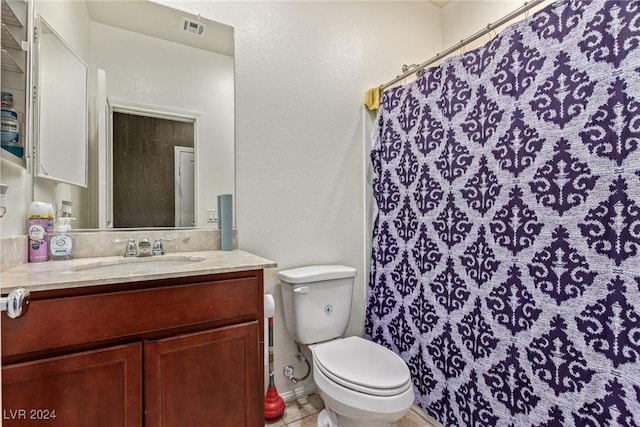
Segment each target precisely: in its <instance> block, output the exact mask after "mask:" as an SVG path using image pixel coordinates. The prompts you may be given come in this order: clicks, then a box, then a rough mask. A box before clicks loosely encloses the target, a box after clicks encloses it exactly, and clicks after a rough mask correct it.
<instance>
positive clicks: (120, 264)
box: [71, 256, 204, 273]
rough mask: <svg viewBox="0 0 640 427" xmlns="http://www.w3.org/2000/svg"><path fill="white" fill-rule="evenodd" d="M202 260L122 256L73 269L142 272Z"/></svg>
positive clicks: (103, 271) (202, 259)
mask: <svg viewBox="0 0 640 427" xmlns="http://www.w3.org/2000/svg"><path fill="white" fill-rule="evenodd" d="M200 261H204V258H198V257H185V256H175V257H167V256H160V257H153V258H152V257H149V258H122V259H119V260H115V261H104V262H103V261H99V262H95V263H91V264H85V265H80V266H77V267H74V268H72V269H71V271H86V272H88V273H142V272H147V271H148V272H154V271H158V270H167V269H170V268H174V267H181V266H183V265H187V264H193V263H196V262H200Z"/></svg>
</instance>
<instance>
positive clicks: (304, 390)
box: [280, 383, 317, 403]
mask: <svg viewBox="0 0 640 427" xmlns="http://www.w3.org/2000/svg"><path fill="white" fill-rule="evenodd" d="M316 390H317V389H316V385H315V384H314V383H312V384H308V385H306V386H304V387H300V388H296V389H293V390H291V391H285V392H284V393H280V397H282V400H284V401H285V402H286V403H289V402H292V401H294V400H298V399H301V398H303V397H305V396H308V395H310V394H313V393H315V392H316Z"/></svg>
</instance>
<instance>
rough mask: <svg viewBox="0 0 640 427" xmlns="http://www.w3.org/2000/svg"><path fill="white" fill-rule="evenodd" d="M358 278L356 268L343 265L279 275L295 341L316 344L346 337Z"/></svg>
mask: <svg viewBox="0 0 640 427" xmlns="http://www.w3.org/2000/svg"><path fill="white" fill-rule="evenodd" d="M355 276H356V269H355V268H351V267H346V266H343V265H313V266H308V267H300V268H293V269H290V270H282V271H280V272H279V273H278V278H279V279H280V280H281V281H282V300H283V307H284V318H285V323H286V324H287V329H288V330H289V334H291V336H292V337H293V339H294V340H295V341H296V342H298V343H300V344H314V343H318V342H322V341H327V340H331V339H334V338H338V337H340V336H342V334H344V332H345V330H346V329H347V324H348V323H349V315H350V313H351V297H352V295H353V278H354V277H355Z"/></svg>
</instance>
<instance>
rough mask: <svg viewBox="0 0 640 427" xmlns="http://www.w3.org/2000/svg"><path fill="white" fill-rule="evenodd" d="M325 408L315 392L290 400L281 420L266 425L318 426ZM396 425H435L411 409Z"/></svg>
mask: <svg viewBox="0 0 640 427" xmlns="http://www.w3.org/2000/svg"><path fill="white" fill-rule="evenodd" d="M323 408H324V405H323V403H322V399H320V396H318V394H316V393H314V394H311V395H309V396H306V397H303V398H302V399H299V400H294V401H293V402H289V403H288V404H287V406H286V408H285V410H284V415H283V416H282V418H280V419H279V420H275V421H271V422H266V423H265V427H285V426H286V427H316V422H317V419H318V413H319V412H320V411H321V410H322V409H323ZM394 427H435V426H434V425H433V424H431V423H429V422H428V421H427V420H425V419H424V418H422V417H421V416H420V415H418V414H417V413H415V412H414V411H409V413H408V414H407V415H405V416H404V417H403V418H402V419H401V420H400V421H398V422H397V423H395V424H394Z"/></svg>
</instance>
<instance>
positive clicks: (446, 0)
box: [429, 0, 451, 7]
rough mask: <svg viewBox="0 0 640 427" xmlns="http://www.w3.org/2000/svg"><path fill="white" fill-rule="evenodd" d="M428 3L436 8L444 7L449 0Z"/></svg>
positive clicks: (435, 0)
mask: <svg viewBox="0 0 640 427" xmlns="http://www.w3.org/2000/svg"><path fill="white" fill-rule="evenodd" d="M429 1H430V2H431V3H433V4H435V5H436V6H438V7H444V6H445V5H446V4H447V3H449V1H451V0H429Z"/></svg>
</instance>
